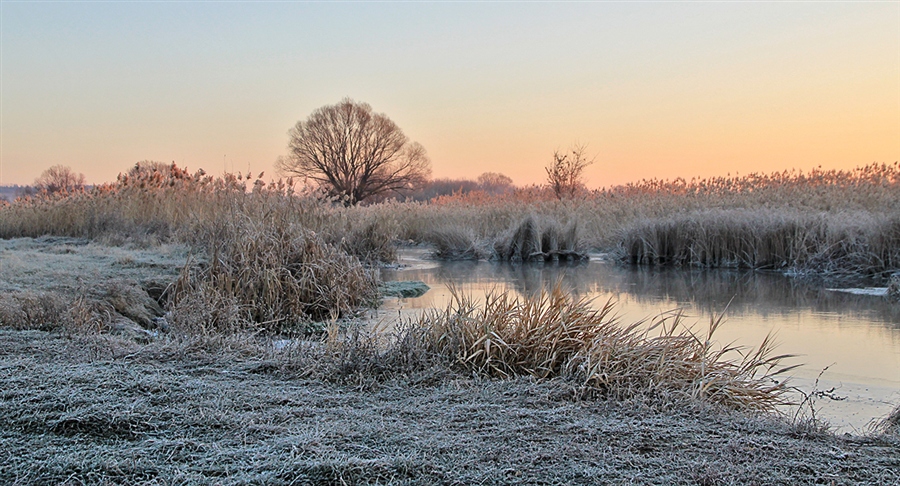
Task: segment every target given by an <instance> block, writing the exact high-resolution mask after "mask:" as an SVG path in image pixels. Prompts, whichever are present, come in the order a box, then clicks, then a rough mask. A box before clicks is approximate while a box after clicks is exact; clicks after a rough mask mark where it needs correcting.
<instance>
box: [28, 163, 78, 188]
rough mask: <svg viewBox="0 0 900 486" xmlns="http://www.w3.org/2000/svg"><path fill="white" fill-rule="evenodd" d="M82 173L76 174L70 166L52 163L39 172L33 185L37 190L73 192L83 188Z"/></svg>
mask: <svg viewBox="0 0 900 486" xmlns="http://www.w3.org/2000/svg"><path fill="white" fill-rule="evenodd" d="M84 183H85V178H84V174H76V173H75V172H74V171H73V170H72V169H71V168H69V167H66V166H64V165H54V166H53V167H50V168H49V169H47V170H45V171H44V172H41V175H40V176H39V177H38V178H37V179H35V180H34V187H35V189H37V190H38V191H46V192H48V193H54V192H74V191H81V190H83V189H84Z"/></svg>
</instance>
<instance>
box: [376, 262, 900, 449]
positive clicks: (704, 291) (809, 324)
mask: <svg viewBox="0 0 900 486" xmlns="http://www.w3.org/2000/svg"><path fill="white" fill-rule="evenodd" d="M401 264H402V265H403V267H401V268H400V269H385V270H383V274H382V277H383V279H384V280H421V281H423V282H425V283H427V284H428V285H429V286H430V287H431V290H430V291H429V292H428V293H426V294H425V295H424V296H422V297H418V298H411V299H389V300H388V301H387V302H385V305H384V306H383V307H382V309H381V310H380V311H379V315H380V316H381V317H380V318H381V319H384V320H388V321H389V320H391V319H397V318H398V315H410V314H415V313H418V312H422V311H423V310H425V309H429V308H434V307H444V306H446V304H447V303H448V301H449V298H450V292H449V291H448V287H447V285H448V284H453V285H455V286H456V287H457V288H458V289H460V290H462V291H463V292H465V293H467V294H469V295H472V296H483V295H484V294H485V292H487V291H490V290H501V291H502V290H511V291H515V292H517V293H519V294H520V295H524V294H530V293H534V292H540V290H541V288H544V287H549V286H552V285H554V283H555V282H556V281H557V280H560V279H561V280H562V282H563V285H564V286H565V288H567V289H570V290H571V291H572V292H573V293H574V294H576V295H578V296H586V297H589V298H591V299H593V305H595V306H597V307H599V306H602V305H603V304H605V303H606V302H607V300H609V299H612V300H613V301H614V302H616V307H615V309H616V314H617V315H618V316H619V318H620V319H621V320H622V321H623V322H628V323H630V322H635V321H637V320H641V319H647V318H649V317H654V316H656V315H659V314H660V313H663V312H671V311H674V310H681V311H683V312H684V314H685V315H686V316H687V319H686V320H685V321H684V322H685V323H687V324H693V325H694V327H696V328H698V329H701V330H702V329H704V328H705V326H706V325H708V323H709V321H710V316H712V315H714V314H715V315H718V314H721V313H722V312H723V311H724V312H725V324H724V325H723V326H722V327H721V328H720V329H719V330H718V331H717V334H716V337H717V338H718V340H720V341H721V342H723V343H730V342H732V341H733V342H735V343H736V344H739V345H746V346H757V345H758V344H759V343H760V342H761V341H762V340H763V339H764V338H765V336H766V335H767V334H768V333H773V334H774V335H775V337H776V341H777V342H778V343H779V346H778V348H777V349H776V351H777V352H778V353H779V354H783V353H790V354H796V355H799V357H798V358H794V359H793V360H791V361H789V362H787V363H788V364H792V363H803V366H802V367H801V368H800V369H798V370H795V371H794V372H793V378H792V383H793V385H794V386H797V387H799V388H800V389H802V390H804V391H806V392H809V391H811V390H813V389H814V384H815V380H816V378H817V377H818V376H819V374H820V373H821V378H820V379H819V384H818V389H820V390H828V389H830V388H832V387H834V388H835V392H834V394H835V395H837V396H839V397H843V398H844V400H841V401H834V400H829V399H827V398H823V399H819V400H817V401H816V402H815V405H816V409H817V412H818V415H819V416H820V417H822V418H824V419H825V420H827V421H828V422H829V423H830V424H831V425H832V426H833V427H835V428H836V429H838V430H839V431H841V432H851V433H861V432H864V431H865V430H866V427H867V425H868V424H869V422H870V421H871V420H872V419H873V418H881V417H884V416H885V415H887V414H888V413H889V412H890V411H891V410H892V409H893V407H894V406H896V405H897V404H900V304H892V303H891V302H890V301H888V300H887V299H885V298H883V297H877V296H866V295H852V294H847V293H841V292H834V291H830V290H827V289H825V288H824V287H821V286H816V285H811V284H805V283H803V282H799V281H797V280H796V279H791V278H787V277H784V276H782V275H779V274H772V273H760V272H752V271H727V270H716V271H701V270H654V269H635V268H623V267H621V266H617V265H614V264H612V263H608V262H604V261H601V260H597V259H592V260H591V261H589V262H585V263H582V264H578V265H560V266H557V265H509V264H500V263H489V262H441V263H438V262H434V261H431V260H429V259H428V258H427V254H426V252H425V251H423V250H406V251H403V252H401ZM729 302H730V304H729ZM726 306H727V310H726ZM826 367H827V370H825V371H824V373H822V370H823V369H825V368H826Z"/></svg>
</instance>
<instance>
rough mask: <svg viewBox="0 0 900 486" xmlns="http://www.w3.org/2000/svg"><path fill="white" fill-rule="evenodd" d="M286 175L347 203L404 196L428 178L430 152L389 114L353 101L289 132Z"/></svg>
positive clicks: (282, 167)
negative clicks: (427, 153)
mask: <svg viewBox="0 0 900 486" xmlns="http://www.w3.org/2000/svg"><path fill="white" fill-rule="evenodd" d="M289 134H290V137H291V138H290V143H289V144H288V150H289V154H288V156H287V157H279V158H278V161H277V163H276V165H277V167H278V169H279V171H281V172H282V173H283V174H286V175H288V174H293V175H298V176H301V177H304V178H307V179H311V180H313V181H316V182H317V183H319V184H320V185H321V186H322V187H324V188H325V189H326V190H328V192H329V193H330V194H331V195H333V196H339V197H341V198H343V200H344V202H345V204H348V205H349V204H356V203H358V202H360V201H363V200H365V199H366V198H369V197H372V196H376V195H384V194H388V193H396V194H403V193H405V192H409V191H411V190H413V189H414V188H415V187H416V186H418V185H420V184H422V183H424V182H425V181H427V180H428V177H429V176H430V174H431V162H430V161H429V160H428V156H427V155H426V154H425V149H424V148H423V147H422V146H421V145H420V144H418V143H416V142H410V140H409V139H408V138H407V137H406V135H404V134H403V132H402V131H401V130H400V128H399V127H398V126H397V125H396V124H395V123H394V122H393V121H391V120H390V119H389V118H388V117H387V116H385V115H384V114H381V113H373V112H372V107H371V106H369V105H368V104H366V103H357V102H355V101H353V100H351V99H349V98H345V99H344V100H343V101H341V102H340V103H338V104H336V105H328V106H323V107H322V108H319V109H318V110H316V111H314V112H313V113H312V115H310V116H309V118H307V119H306V121H299V122H297V124H296V125H295V126H294V128H293V129H291V131H290V132H289Z"/></svg>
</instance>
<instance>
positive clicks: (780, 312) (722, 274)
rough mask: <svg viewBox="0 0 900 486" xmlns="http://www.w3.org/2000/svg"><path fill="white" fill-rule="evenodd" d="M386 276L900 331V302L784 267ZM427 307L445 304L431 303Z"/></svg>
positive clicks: (579, 268)
mask: <svg viewBox="0 0 900 486" xmlns="http://www.w3.org/2000/svg"><path fill="white" fill-rule="evenodd" d="M382 276H383V278H384V279H385V280H422V281H424V282H425V283H428V284H429V285H432V286H434V285H435V284H437V285H449V284H453V285H456V286H457V287H458V288H460V289H463V290H465V289H473V290H477V289H489V288H495V289H497V290H513V291H515V292H517V293H518V294H520V295H523V296H524V295H534V294H536V293H539V292H540V291H541V289H544V288H548V287H551V286H553V285H554V284H555V283H556V282H557V281H560V282H562V284H563V286H564V288H565V289H566V290H567V291H569V292H570V293H571V294H572V295H574V296H576V297H582V296H586V297H595V298H596V297H598V296H604V297H613V298H614V299H616V300H624V301H628V302H635V303H638V304H644V305H649V306H654V307H655V306H658V305H659V304H669V305H671V306H672V307H673V308H674V307H684V308H691V309H696V310H697V311H699V313H700V314H702V315H709V314H718V313H722V312H723V311H725V310H726V308H727V314H728V315H729V316H732V317H739V316H759V317H762V318H768V317H772V316H790V315H795V314H797V313H798V312H800V311H804V310H805V311H809V312H812V313H813V314H816V315H820V316H822V317H823V318H829V317H831V318H843V319H842V320H847V319H851V320H852V319H860V320H864V321H867V322H873V323H875V322H877V323H879V324H881V325H883V326H885V327H886V328H888V329H889V330H891V331H898V330H900V305H897V304H896V303H893V302H891V301H890V300H888V299H886V298H883V297H877V296H875V297H873V296H869V295H854V294H849V293H843V292H834V291H831V290H827V289H826V288H825V287H824V286H822V285H817V284H813V283H807V282H805V281H802V280H798V279H793V278H788V277H785V276H783V275H781V274H778V273H772V272H759V271H752V270H746V271H738V270H702V269H689V270H680V269H653V268H636V267H623V266H619V265H614V264H610V263H606V262H600V261H590V262H582V263H571V264H561V265H547V264H544V265H541V264H537V265H535V264H519V265H514V264H507V263H494V262H470V261H464V262H446V263H441V264H440V265H437V266H434V267H433V268H424V269H420V268H410V269H400V270H385V271H384V272H383V275H382ZM432 300H433V299H430V298H426V299H424V301H423V302H428V304H427V305H428V306H431V305H440V303H439V302H434V303H433V304H431V303H430V302H431V301H432Z"/></svg>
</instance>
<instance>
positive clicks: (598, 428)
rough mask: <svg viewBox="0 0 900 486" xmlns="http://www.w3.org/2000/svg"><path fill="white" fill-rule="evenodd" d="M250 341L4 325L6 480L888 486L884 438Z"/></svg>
mask: <svg viewBox="0 0 900 486" xmlns="http://www.w3.org/2000/svg"><path fill="white" fill-rule="evenodd" d="M254 342H255V341H253V340H242V341H237V342H236V341H225V342H218V343H206V344H204V343H203V342H202V341H194V342H193V344H191V345H189V346H187V345H185V346H178V347H177V352H176V351H175V350H176V347H175V346H173V345H171V344H169V345H162V344H160V343H158V344H155V345H147V346H138V345H135V344H134V343H128V342H119V341H111V340H97V339H96V338H93V339H88V340H83V339H81V340H72V339H67V338H62V337H59V336H54V335H52V334H46V333H42V332H36V331H28V332H11V331H5V330H0V356H2V359H0V390H2V392H0V405H2V407H3V410H4V413H3V414H2V415H0V450H2V451H4V456H5V459H4V461H2V462H0V482H3V483H4V484H13V485H16V484H23V485H24V484H173V483H179V484H184V483H190V484H246V483H264V484H345V483H346V484H435V483H439V484H473V483H491V484H547V483H566V484H597V483H632V484H674V485H688V484H690V485H697V484H703V485H715V484H873V485H874V484H895V483H897V482H898V481H900V476H898V473H897V471H900V439H898V438H897V437H896V436H891V435H881V436H871V437H855V438H852V437H838V436H834V435H831V434H822V433H809V431H808V430H801V429H798V428H795V427H793V426H791V425H790V424H788V423H784V422H780V421H777V420H773V419H772V418H767V417H751V416H747V415H735V414H728V413H723V412H721V411H717V410H713V409H709V408H704V407H702V406H687V405H684V404H682V405H679V406H677V407H676V406H674V404H671V403H670V404H654V403H652V402H647V401H644V400H631V401H606V400H597V399H595V398H590V397H584V396H582V395H580V394H579V393H578V392H577V390H576V389H574V388H573V387H572V386H571V385H570V383H568V382H565V381H559V380H550V381H543V382H536V381H534V380H533V379H530V378H519V379H513V380H503V381H498V380H481V379H477V378H471V377H465V376H460V375H450V376H447V375H443V376H442V375H440V374H436V373H434V372H431V373H417V374H409V375H407V376H405V377H403V376H397V377H395V378H392V379H387V380H375V381H373V380H370V379H366V378H364V377H361V376H360V375H359V374H358V373H356V374H348V375H345V379H344V380H343V381H333V380H330V381H325V380H322V379H320V377H319V376H318V375H315V374H309V375H307V377H305V378H304V377H298V376H297V375H296V374H290V373H288V372H289V371H291V370H292V369H290V368H287V369H286V368H284V367H283V366H282V364H283V363H284V360H285V359H286V358H285V357H284V356H283V355H280V354H279V353H278V352H276V351H274V350H273V349H272V348H271V347H265V346H262V345H259V347H258V348H255V346H256V345H254V344H253V343H254Z"/></svg>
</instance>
